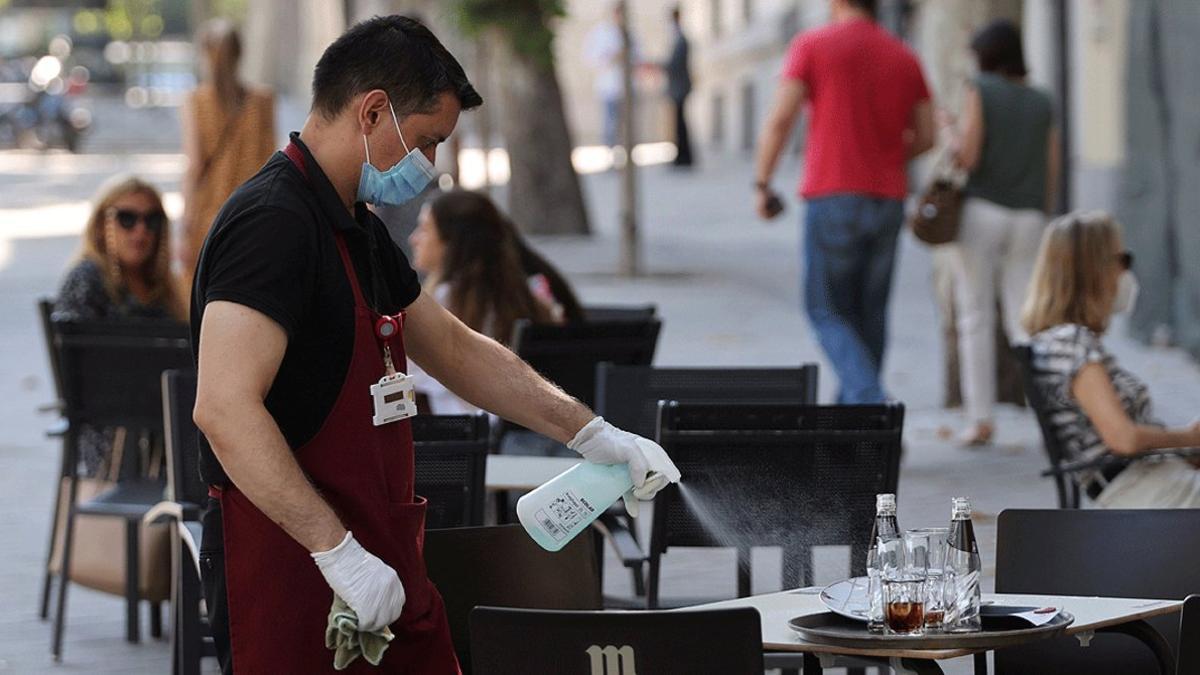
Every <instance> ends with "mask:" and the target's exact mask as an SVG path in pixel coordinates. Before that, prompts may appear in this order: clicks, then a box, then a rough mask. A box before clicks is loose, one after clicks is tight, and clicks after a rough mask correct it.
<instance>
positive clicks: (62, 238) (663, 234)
mask: <svg viewBox="0 0 1200 675" xmlns="http://www.w3.org/2000/svg"><path fill="white" fill-rule="evenodd" d="M710 159H711V158H710ZM712 163H713V164H716V162H715V161H714V162H712ZM181 168H182V163H181V161H180V158H179V157H178V156H175V155H147V156H142V157H134V158H130V157H116V156H108V155H85V156H81V157H71V156H66V155H55V156H52V157H50V158H49V159H43V158H41V157H40V156H36V155H33V156H27V155H19V154H16V155H14V154H8V153H0V169H6V170H4V171H0V204H4V205H5V206H4V208H3V209H0V344H2V345H3V349H2V350H0V400H3V401H5V402H6V405H5V406H3V407H2V408H0V429H3V432H2V433H0V512H3V513H4V514H6V517H5V518H4V519H3V520H0V540H2V541H5V542H6V543H7V546H6V549H5V555H4V557H3V558H2V559H0V597H2V598H4V599H5V600H6V603H5V608H6V610H7V611H5V612H4V613H3V615H2V616H0V673H9V672H12V673H41V672H47V671H49V672H81V673H82V672H88V673H104V672H112V673H117V672H120V673H134V672H166V670H167V665H168V656H167V650H166V646H165V643H162V642H154V641H149V640H148V641H146V642H144V643H143V644H142V645H136V646H134V645H127V644H125V642H124V641H123V637H122V636H123V634H124V631H123V626H122V621H123V619H122V604H121V600H120V599H118V598H114V597H110V596H104V595H100V594H95V593H91V592H89V591H85V590H83V589H72V593H71V597H70V613H69V617H70V620H69V624H68V628H67V633H66V635H67V639H66V663H65V664H63V665H62V666H60V667H57V668H53V669H52V668H51V665H50V661H49V655H48V652H49V627H48V625H45V624H42V623H40V622H38V621H37V620H36V601H37V595H38V588H39V586H38V584H39V582H40V574H39V569H40V566H41V564H42V557H43V556H44V552H45V551H44V547H45V538H46V532H47V529H46V528H47V525H48V520H49V507H50V504H51V493H52V488H53V482H54V474H55V471H56V469H57V448H56V446H55V444H54V443H52V442H49V441H47V440H46V439H45V438H43V436H42V429H43V428H44V426H45V425H47V424H48V423H49V422H50V420H49V419H48V418H47V417H43V416H39V415H37V414H36V413H35V409H36V407H37V406H38V405H40V404H43V403H46V402H47V401H49V400H50V399H51V397H52V394H51V385H50V382H49V377H48V372H47V366H46V357H45V353H44V347H43V344H42V338H41V335H40V333H39V330H38V323H37V317H36V314H35V311H34V301H35V299H36V298H37V297H39V296H43V295H48V294H52V293H53V292H54V291H55V288H56V285H57V283H58V279H59V277H60V275H61V273H62V271H63V269H64V268H65V266H66V265H67V263H68V260H69V259H70V257H71V256H72V255H73V253H74V251H75V250H76V248H77V244H78V240H77V238H76V236H74V235H73V234H72V233H73V232H76V231H77V229H78V225H79V224H80V221H81V219H82V216H81V215H80V214H81V213H84V214H85V207H84V206H83V205H82V204H81V203H80V202H82V200H85V199H87V197H88V196H90V194H91V192H92V190H93V189H94V188H95V186H96V185H97V184H98V182H99V181H100V180H101V179H102V178H103V177H104V176H105V175H107V174H108V173H110V172H113V171H116V170H120V169H126V170H128V169H137V170H140V171H143V172H146V173H147V174H148V175H149V177H151V178H152V179H153V180H154V181H156V182H158V183H159V184H161V185H162V186H163V187H164V188H165V189H167V190H171V191H174V190H176V189H177V185H178V175H179V171H180V170H181ZM789 169H790V171H791V172H792V175H791V176H788V180H787V181H783V180H781V181H780V182H779V184H780V185H781V186H782V185H787V184H790V182H791V179H793V178H794V172H795V171H796V168H795V162H792V163H791V164H789ZM750 175H751V174H750V167H749V163H748V162H746V161H744V160H736V159H735V160H730V161H728V162H722V163H720V166H719V168H710V169H706V170H701V171H697V172H694V173H678V172H674V171H672V170H670V169H668V168H666V167H652V168H648V169H644V170H643V171H642V181H641V184H642V187H643V191H642V209H641V215H642V219H641V220H642V224H643V234H644V251H645V268H646V270H647V272H648V274H647V275H646V276H643V277H639V278H636V279H624V278H620V277H618V276H616V275H614V274H613V271H614V270H616V269H617V264H616V261H617V257H616V256H617V251H618V240H617V237H616V232H617V203H618V202H617V186H618V179H617V176H616V174H612V173H608V174H599V175H595V176H590V177H588V178H587V179H586V180H585V192H586V196H587V198H588V201H589V204H590V207H591V211H592V214H593V222H594V227H595V230H596V234H595V236H594V237H592V238H587V239H584V238H569V239H545V238H541V239H538V240H536V241H535V244H536V246H537V247H538V248H539V249H541V250H542V251H543V252H545V253H546V254H547V256H548V257H549V258H550V259H551V260H553V261H555V262H557V263H558V264H560V265H561V266H562V267H563V269H564V270H565V271H566V272H567V273H568V276H569V277H570V278H571V279H572V281H573V282H574V283H575V284H576V285H577V288H578V290H579V292H580V294H581V295H582V296H583V298H584V300H585V301H586V302H592V303H645V302H653V303H656V304H657V305H658V307H659V312H660V314H661V315H662V317H663V319H664V330H663V334H662V337H661V341H660V344H659V350H658V354H659V358H658V363H659V364H662V365H758V366H763V365H795V364H799V363H802V362H807V361H818V362H821V365H822V371H821V399H822V400H823V401H829V400H832V396H833V392H834V390H835V388H836V382H835V381H834V379H833V377H832V375H831V374H830V373H831V371H830V370H829V368H828V367H827V364H825V363H824V362H822V359H821V354H820V350H819V349H818V347H817V345H816V343H815V340H814V339H813V337H812V334H811V332H810V331H809V328H808V325H807V322H806V320H805V318H804V317H803V315H802V313H801V311H800V307H799V301H798V288H797V283H796V280H797V278H798V275H799V269H798V260H799V244H798V236H797V235H798V227H797V222H798V220H799V215H800V207H799V206H798V205H797V204H796V203H795V202H794V201H793V202H791V203H789V210H788V211H787V212H786V213H785V214H784V215H783V216H782V217H781V219H780V220H779V221H777V222H776V223H773V224H764V223H761V222H760V221H758V220H757V219H755V218H754V217H753V216H752V214H751V213H750V201H749V196H750V189H749V182H750V181H749V178H748V176H750ZM64 202H65V203H67V204H66V206H64V205H63V203H64ZM928 270H929V255H928V253H927V251H926V250H925V249H923V248H922V247H920V246H918V245H917V244H915V243H914V242H913V241H912V240H911V238H908V237H905V239H904V241H903V244H902V247H901V253H900V264H899V266H898V272H897V278H896V289H895V294H894V302H893V307H892V315H891V340H892V342H891V347H890V352H889V357H888V363H887V378H886V380H887V385H888V387H889V388H890V391H891V392H892V394H893V395H894V396H895V397H896V398H898V399H900V400H902V401H904V402H905V403H906V405H907V406H908V417H907V425H906V432H905V438H906V453H905V456H904V462H903V466H902V470H901V480H900V496H899V499H900V514H899V515H900V522H901V524H902V525H903V526H905V527H915V526H919V525H937V524H941V523H943V522H944V521H946V520H948V518H949V515H950V497H951V496H955V495H969V496H970V497H971V498H972V500H973V503H974V505H975V508H976V511H977V518H976V523H977V532H978V534H979V536H980V539H981V541H980V548H981V551H982V553H983V559H984V564H985V567H987V568H988V569H987V572H988V578H987V581H986V583H987V584H989V585H990V583H991V574H990V570H991V565H992V563H993V561H994V535H995V528H994V519H995V516H996V514H998V513H999V512H1000V511H1001V510H1002V509H1005V508H1014V507H1053V506H1054V496H1053V489H1052V487H1051V484H1050V483H1049V482H1048V481H1046V480H1044V479H1041V478H1039V477H1038V475H1037V474H1038V472H1039V471H1040V470H1041V469H1042V468H1043V465H1044V459H1043V457H1042V452H1041V446H1040V441H1039V440H1038V437H1037V430H1036V427H1035V425H1034V423H1033V420H1032V417H1031V415H1029V414H1027V413H1025V412H1023V411H1019V410H1016V409H1011V408H1004V409H1002V410H1001V412H1000V415H999V419H998V436H997V442H996V444H995V445H994V446H992V447H990V448H987V449H980V450H970V451H968V450H961V449H958V448H955V447H953V445H952V444H950V443H949V442H947V441H945V440H942V439H941V438H940V437H939V430H940V429H942V428H943V427H950V428H956V427H957V425H958V423H959V420H958V417H957V415H956V414H955V413H952V412H947V411H943V410H941V409H939V402H940V400H941V391H940V386H941V382H942V370H941V364H942V359H941V345H940V331H939V329H938V321H937V316H936V312H935V307H934V305H933V302H932V300H931V294H930V289H929V282H928ZM1109 343H1110V346H1111V348H1112V350H1113V351H1114V352H1115V353H1116V354H1117V355H1118V358H1119V359H1121V360H1122V361H1123V362H1124V363H1125V364H1126V365H1127V366H1128V367H1129V368H1130V369H1131V370H1133V371H1134V372H1137V373H1139V374H1140V375H1142V376H1144V377H1145V378H1146V379H1147V380H1148V381H1149V383H1150V386H1151V389H1152V392H1153V393H1154V395H1155V400H1156V402H1157V403H1158V405H1159V412H1160V414H1161V416H1162V417H1164V418H1165V419H1166V420H1167V421H1169V422H1171V423H1185V422H1188V421H1190V420H1191V419H1192V418H1193V416H1195V415H1196V413H1197V412H1198V411H1200V405H1198V404H1200V379H1198V378H1197V375H1198V374H1200V370H1198V369H1197V367H1196V365H1195V364H1194V363H1193V362H1191V361H1190V360H1188V359H1187V358H1186V357H1185V356H1183V355H1182V354H1181V353H1179V352H1178V351H1174V350H1149V349H1145V348H1143V347H1140V346H1138V345H1135V344H1132V343H1130V342H1129V341H1127V340H1125V339H1123V338H1122V337H1121V331H1120V327H1118V328H1117V329H1115V330H1114V336H1113V337H1112V338H1111V339H1110V340H1109ZM802 525H803V524H802V523H797V526H802ZM844 556H845V553H844V552H841V551H824V552H822V553H821V558H820V563H821V564H820V565H819V567H818V570H817V579H818V582H827V581H832V580H834V579H836V578H838V577H839V576H840V575H841V574H843V572H844V570H843V569H842V567H841V566H844V565H845V562H844V559H845V558H844ZM609 569H610V570H612V572H611V573H610V574H609V575H607V580H606V591H607V592H608V593H610V594H627V593H629V578H628V575H627V574H622V573H620V572H619V571H618V570H619V567H615V566H610V567H609ZM754 574H755V585H754V590H755V591H756V592H765V591H770V590H775V589H777V588H778V586H779V583H778V579H779V556H778V553H777V552H774V551H770V550H764V551H759V552H757V553H756V555H755V558H754ZM664 575H665V577H664V582H663V592H664V595H665V596H671V595H688V596H695V595H697V594H698V592H699V593H703V594H707V593H711V594H712V595H714V596H721V595H724V596H728V597H731V596H732V595H733V594H734V580H735V576H734V557H733V555H732V552H723V551H716V552H708V551H687V550H681V551H674V552H672V553H670V554H669V555H668V557H667V558H666V559H665V560H664ZM950 672H969V670H963V669H962V667H960V666H959V665H958V664H955V666H954V668H953V669H952V670H950Z"/></svg>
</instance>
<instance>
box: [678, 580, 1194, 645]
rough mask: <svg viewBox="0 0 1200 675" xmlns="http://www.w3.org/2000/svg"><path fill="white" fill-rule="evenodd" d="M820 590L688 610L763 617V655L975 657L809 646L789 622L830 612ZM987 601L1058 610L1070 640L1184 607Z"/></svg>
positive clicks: (1024, 598)
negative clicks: (1065, 617) (1069, 619)
mask: <svg viewBox="0 0 1200 675" xmlns="http://www.w3.org/2000/svg"><path fill="white" fill-rule="evenodd" d="M820 590H821V589H820V588H812V589H798V590H794V591H783V592H780V593H770V594H767V595H754V596H750V597H748V598H738V599H736V600H725V601H722V602H713V603H708V604H704V605H697V606H695V607H690V608H688V609H733V608H735V607H753V608H754V609H757V610H758V613H759V615H761V617H762V637H763V650H765V651H777V652H808V653H812V654H822V653H825V654H843V655H850V656H876V657H888V658H890V657H900V658H918V659H952V658H957V657H959V656H966V655H968V654H972V653H974V652H973V650H966V649H917V650H914V649H903V650H888V649H853V648H848V647H837V646H833V645H824V644H817V643H812V642H805V641H804V640H802V639H800V636H799V634H797V633H796V632H795V631H793V630H792V629H791V628H789V627H788V620H789V619H792V618H793V617H797V616H803V615H808V614H819V613H821V612H825V611H827V610H826V609H825V605H823V604H821V599H820V597H819V596H818V594H819V593H820ZM983 599H984V600H985V601H987V600H992V601H994V602H995V603H996V604H1000V605H1026V606H1034V607H1057V608H1059V609H1060V610H1061V611H1065V612H1070V613H1071V614H1072V615H1074V617H1075V622H1074V623H1072V624H1071V625H1070V626H1068V627H1067V635H1075V634H1077V633H1084V632H1088V631H1094V630H1096V629H1098V628H1105V627H1107V626H1115V625H1118V624H1122V623H1128V622H1130V621H1136V620H1138V619H1147V618H1151V617H1155V616H1161V615H1164V614H1172V613H1175V612H1179V611H1180V609H1181V608H1182V607H1183V603H1182V602H1180V601H1178V600H1148V599H1131V598H1088V597H1076V596H1051V595H1011V594H997V593H985V594H984V596H983Z"/></svg>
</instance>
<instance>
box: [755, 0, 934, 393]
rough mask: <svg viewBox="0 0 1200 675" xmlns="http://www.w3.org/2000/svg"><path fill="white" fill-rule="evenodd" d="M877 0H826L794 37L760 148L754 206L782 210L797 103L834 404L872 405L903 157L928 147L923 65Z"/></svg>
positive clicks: (809, 237) (810, 250)
mask: <svg viewBox="0 0 1200 675" xmlns="http://www.w3.org/2000/svg"><path fill="white" fill-rule="evenodd" d="M875 5H876V0H830V9H831V15H832V21H831V22H830V24H829V25H827V26H824V27H822V28H818V29H815V30H810V31H806V32H804V33H801V34H800V35H798V36H796V38H795V40H793V41H792V45H791V47H790V48H789V49H788V54H787V59H786V60H785V62H784V67H783V77H782V79H781V81H780V83H779V90H778V94H777V96H776V102H775V107H774V109H773V110H772V111H771V114H770V116H769V118H768V120H767V124H766V128H765V129H764V131H763V134H762V140H761V142H760V143H759V147H758V158H757V162H756V169H755V179H754V180H755V182H754V187H755V193H756V199H757V209H758V213H759V215H760V216H762V217H763V218H773V217H774V216H775V215H777V213H778V211H779V210H780V209H778V208H775V207H777V200H778V197H777V196H776V195H775V193H774V191H773V190H772V189H771V185H770V182H771V175H772V174H773V173H774V171H775V165H776V163H778V161H779V156H780V154H781V153H782V151H783V148H784V145H785V144H786V143H787V140H788V137H789V136H790V135H791V131H792V128H793V127H794V126H795V124H796V120H797V118H798V117H799V115H800V110H801V108H802V107H803V106H804V104H805V103H808V104H809V107H810V109H811V115H810V123H809V133H808V141H807V146H806V148H805V156H804V180H803V182H802V184H801V186H800V196H801V197H803V198H804V200H805V201H806V202H807V208H806V209H805V235H804V249H805V255H804V258H805V260H804V262H805V265H804V267H805V271H804V289H803V292H804V305H805V308H806V310H807V312H808V316H809V320H810V321H811V322H812V325H813V328H814V330H815V331H816V334H817V339H818V340H819V341H820V343H821V347H822V349H824V350H825V353H826V355H827V356H828V357H829V360H830V362H832V364H833V368H834V370H835V371H837V375H838V380H839V383H840V392H839V394H838V401H839V402H840V403H849V404H853V403H881V402H883V401H884V400H885V399H886V394H885V393H884V390H883V385H882V383H881V382H880V369H881V366H882V364H883V352H884V345H885V343H886V327H887V303H888V296H889V294H890V292H891V284H892V266H893V262H894V261H895V257H896V238H897V236H898V235H899V232H900V225H901V222H902V221H903V218H904V196H905V193H906V192H907V178H906V176H905V164H906V163H907V162H908V160H910V159H912V158H913V157H916V156H917V155H919V154H921V153H922V152H925V151H926V150H928V149H929V148H930V147H932V145H933V140H934V123H933V112H932V107H931V105H930V101H929V90H928V88H927V87H926V86H925V78H924V76H922V74H921V65H920V63H918V62H917V59H916V57H915V56H914V55H913V53H912V52H911V51H909V49H908V48H907V47H905V46H904V44H903V43H902V42H900V41H899V40H898V39H896V38H894V37H892V36H891V35H890V34H889V33H888V32H887V31H886V30H884V28H883V27H881V26H879V25H878V24H877V23H875V20H874V15H875Z"/></svg>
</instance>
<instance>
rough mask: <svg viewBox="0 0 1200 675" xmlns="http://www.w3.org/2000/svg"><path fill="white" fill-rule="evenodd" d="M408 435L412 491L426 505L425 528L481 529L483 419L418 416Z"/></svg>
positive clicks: (484, 454) (484, 449)
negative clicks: (411, 452)
mask: <svg viewBox="0 0 1200 675" xmlns="http://www.w3.org/2000/svg"><path fill="white" fill-rule="evenodd" d="M412 432H413V450H414V461H415V464H416V486H415V487H416V492H417V494H419V495H421V496H423V497H425V498H426V499H428V500H429V505H428V507H427V508H426V511H425V527H427V528H443V527H463V526H465V525H482V524H483V507H484V503H485V501H486V497H487V495H486V493H485V487H484V473H485V471H486V470H487V453H488V440H489V434H490V426H489V424H488V417H487V415H486V414H483V413H480V414H478V415H418V416H416V417H414V418H412Z"/></svg>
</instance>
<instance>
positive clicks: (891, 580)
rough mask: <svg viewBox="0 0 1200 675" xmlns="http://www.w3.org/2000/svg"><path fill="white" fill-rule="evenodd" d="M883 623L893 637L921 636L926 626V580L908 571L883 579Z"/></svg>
mask: <svg viewBox="0 0 1200 675" xmlns="http://www.w3.org/2000/svg"><path fill="white" fill-rule="evenodd" d="M883 622H884V625H885V626H887V630H888V632H889V633H892V634H893V635H921V632H922V629H923V628H924V626H925V578H924V577H923V576H921V575H919V574H916V573H914V572H913V571H912V570H908V571H906V572H904V573H902V574H898V575H895V576H891V577H885V578H884V579H883Z"/></svg>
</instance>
